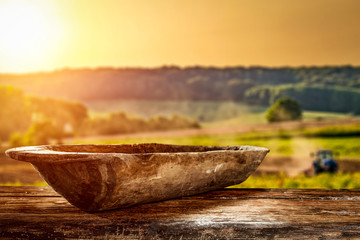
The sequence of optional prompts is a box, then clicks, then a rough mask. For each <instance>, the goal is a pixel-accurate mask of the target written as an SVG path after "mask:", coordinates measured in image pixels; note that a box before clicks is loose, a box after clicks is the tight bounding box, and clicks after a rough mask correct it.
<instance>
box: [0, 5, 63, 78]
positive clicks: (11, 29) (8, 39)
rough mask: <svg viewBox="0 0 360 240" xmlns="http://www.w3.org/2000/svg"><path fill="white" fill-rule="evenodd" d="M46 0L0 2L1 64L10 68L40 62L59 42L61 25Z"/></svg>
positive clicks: (18, 69)
mask: <svg viewBox="0 0 360 240" xmlns="http://www.w3.org/2000/svg"><path fill="white" fill-rule="evenodd" d="M47 3H48V2H45V1H41V2H40V1H31V2H30V1H2V2H0V32H1V38H0V56H1V58H0V65H1V66H2V67H3V68H6V69H9V70H10V71H12V72H23V71H29V70H32V69H34V68H36V67H38V66H41V65H43V64H44V63H45V62H46V61H48V60H49V57H50V56H51V55H52V54H53V53H54V52H55V51H56V48H57V47H58V45H59V43H60V41H59V40H60V38H61V27H60V24H59V23H58V21H57V19H56V18H54V17H53V15H51V11H50V10H51V9H50V6H49V5H48V4H47Z"/></svg>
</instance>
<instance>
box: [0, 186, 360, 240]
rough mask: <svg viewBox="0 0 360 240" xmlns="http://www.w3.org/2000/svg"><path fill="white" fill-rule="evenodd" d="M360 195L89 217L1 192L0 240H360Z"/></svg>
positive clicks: (228, 199) (206, 202) (56, 201)
mask: <svg viewBox="0 0 360 240" xmlns="http://www.w3.org/2000/svg"><path fill="white" fill-rule="evenodd" d="M359 200H360V190H309V189H303V190H301V189H300V190H299V189H236V190H233V189H225V190H221V191H214V192H209V193H205V194H201V195H196V196H192V197H184V198H181V199H174V200H168V201H163V202H158V203H151V204H144V205H139V206H135V207H132V208H127V209H119V210H114V211H107V212H100V213H88V212H83V211H81V210H79V209H77V208H75V207H73V206H72V205H70V204H69V203H67V201H66V200H64V199H63V198H62V197H61V196H59V195H58V194H56V193H55V192H53V191H52V190H51V189H49V188H37V187H0V237H2V238H33V239H40V238H51V239H54V238H77V239H90V238H91V239H103V238H109V239H116V238H118V239H170V238H171V239H236V238H238V239H243V238H256V239H269V238H290V239H294V238H295V239H296V238H302V239H303V238H312V239H314V238H315V239H316V238H331V239H344V238H345V239H349V238H350V239H356V238H359V239H360V204H359Z"/></svg>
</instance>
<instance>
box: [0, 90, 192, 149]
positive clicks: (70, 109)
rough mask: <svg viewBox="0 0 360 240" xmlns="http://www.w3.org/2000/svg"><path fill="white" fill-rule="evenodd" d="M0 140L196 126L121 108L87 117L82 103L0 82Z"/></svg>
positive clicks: (30, 141)
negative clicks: (131, 113)
mask: <svg viewBox="0 0 360 240" xmlns="http://www.w3.org/2000/svg"><path fill="white" fill-rule="evenodd" d="M0 102H1V107H0V119H1V124H0V142H1V141H10V143H11V145H12V146H21V145H39V144H48V143H49V142H50V141H56V142H58V143H61V142H62V139H63V138H64V137H71V136H75V135H76V136H90V135H100V134H121V133H134V132H143V131H159V130H168V129H180V128H191V127H199V124H198V123H197V122H196V121H192V120H189V119H187V118H184V117H181V116H178V115H173V116H170V117H165V116H154V117H151V118H149V119H142V118H138V117H130V116H128V115H127V114H125V113H123V112H114V113H110V114H108V115H107V116H102V117H90V116H89V113H88V109H87V108H86V107H85V106H84V104H82V103H79V102H74V101H68V100H63V99H55V98H43V97H37V96H29V95H25V94H24V92H23V91H22V90H21V89H18V88H14V87H8V86H0Z"/></svg>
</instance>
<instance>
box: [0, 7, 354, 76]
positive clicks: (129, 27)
mask: <svg viewBox="0 0 360 240" xmlns="http://www.w3.org/2000/svg"><path fill="white" fill-rule="evenodd" d="M10 2H11V4H10ZM14 2H16V5H14V4H13V3H14ZM359 12H360V1H358V0H271V1H269V0H224V1H219V0H182V1H175V0H173V1H171V0H151V1H149V0H31V1H28V0H0V22H1V23H2V24H1V23H0V33H1V37H0V72H33V71H48V70H53V69H60V68H64V67H70V68H77V67H98V66H114V67H123V66H144V67H154V66H161V65H180V66H189V65H205V66H209V65H211V66H235V65H245V66H249V65H264V66H284V65H289V66H299V65H343V64H352V65H360V14H359ZM5 13H6V14H5ZM20 13H21V14H20Z"/></svg>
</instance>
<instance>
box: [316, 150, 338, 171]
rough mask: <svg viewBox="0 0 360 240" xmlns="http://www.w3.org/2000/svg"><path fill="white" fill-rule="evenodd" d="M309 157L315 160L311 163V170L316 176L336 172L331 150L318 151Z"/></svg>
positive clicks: (336, 166) (336, 167)
mask: <svg viewBox="0 0 360 240" xmlns="http://www.w3.org/2000/svg"><path fill="white" fill-rule="evenodd" d="M311 156H312V157H315V160H314V161H313V170H314V173H315V174H316V175H317V174H319V173H322V172H330V173H335V172H337V170H338V164H337V163H336V161H335V159H334V157H333V152H332V151H331V150H318V151H316V153H312V154H311Z"/></svg>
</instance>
